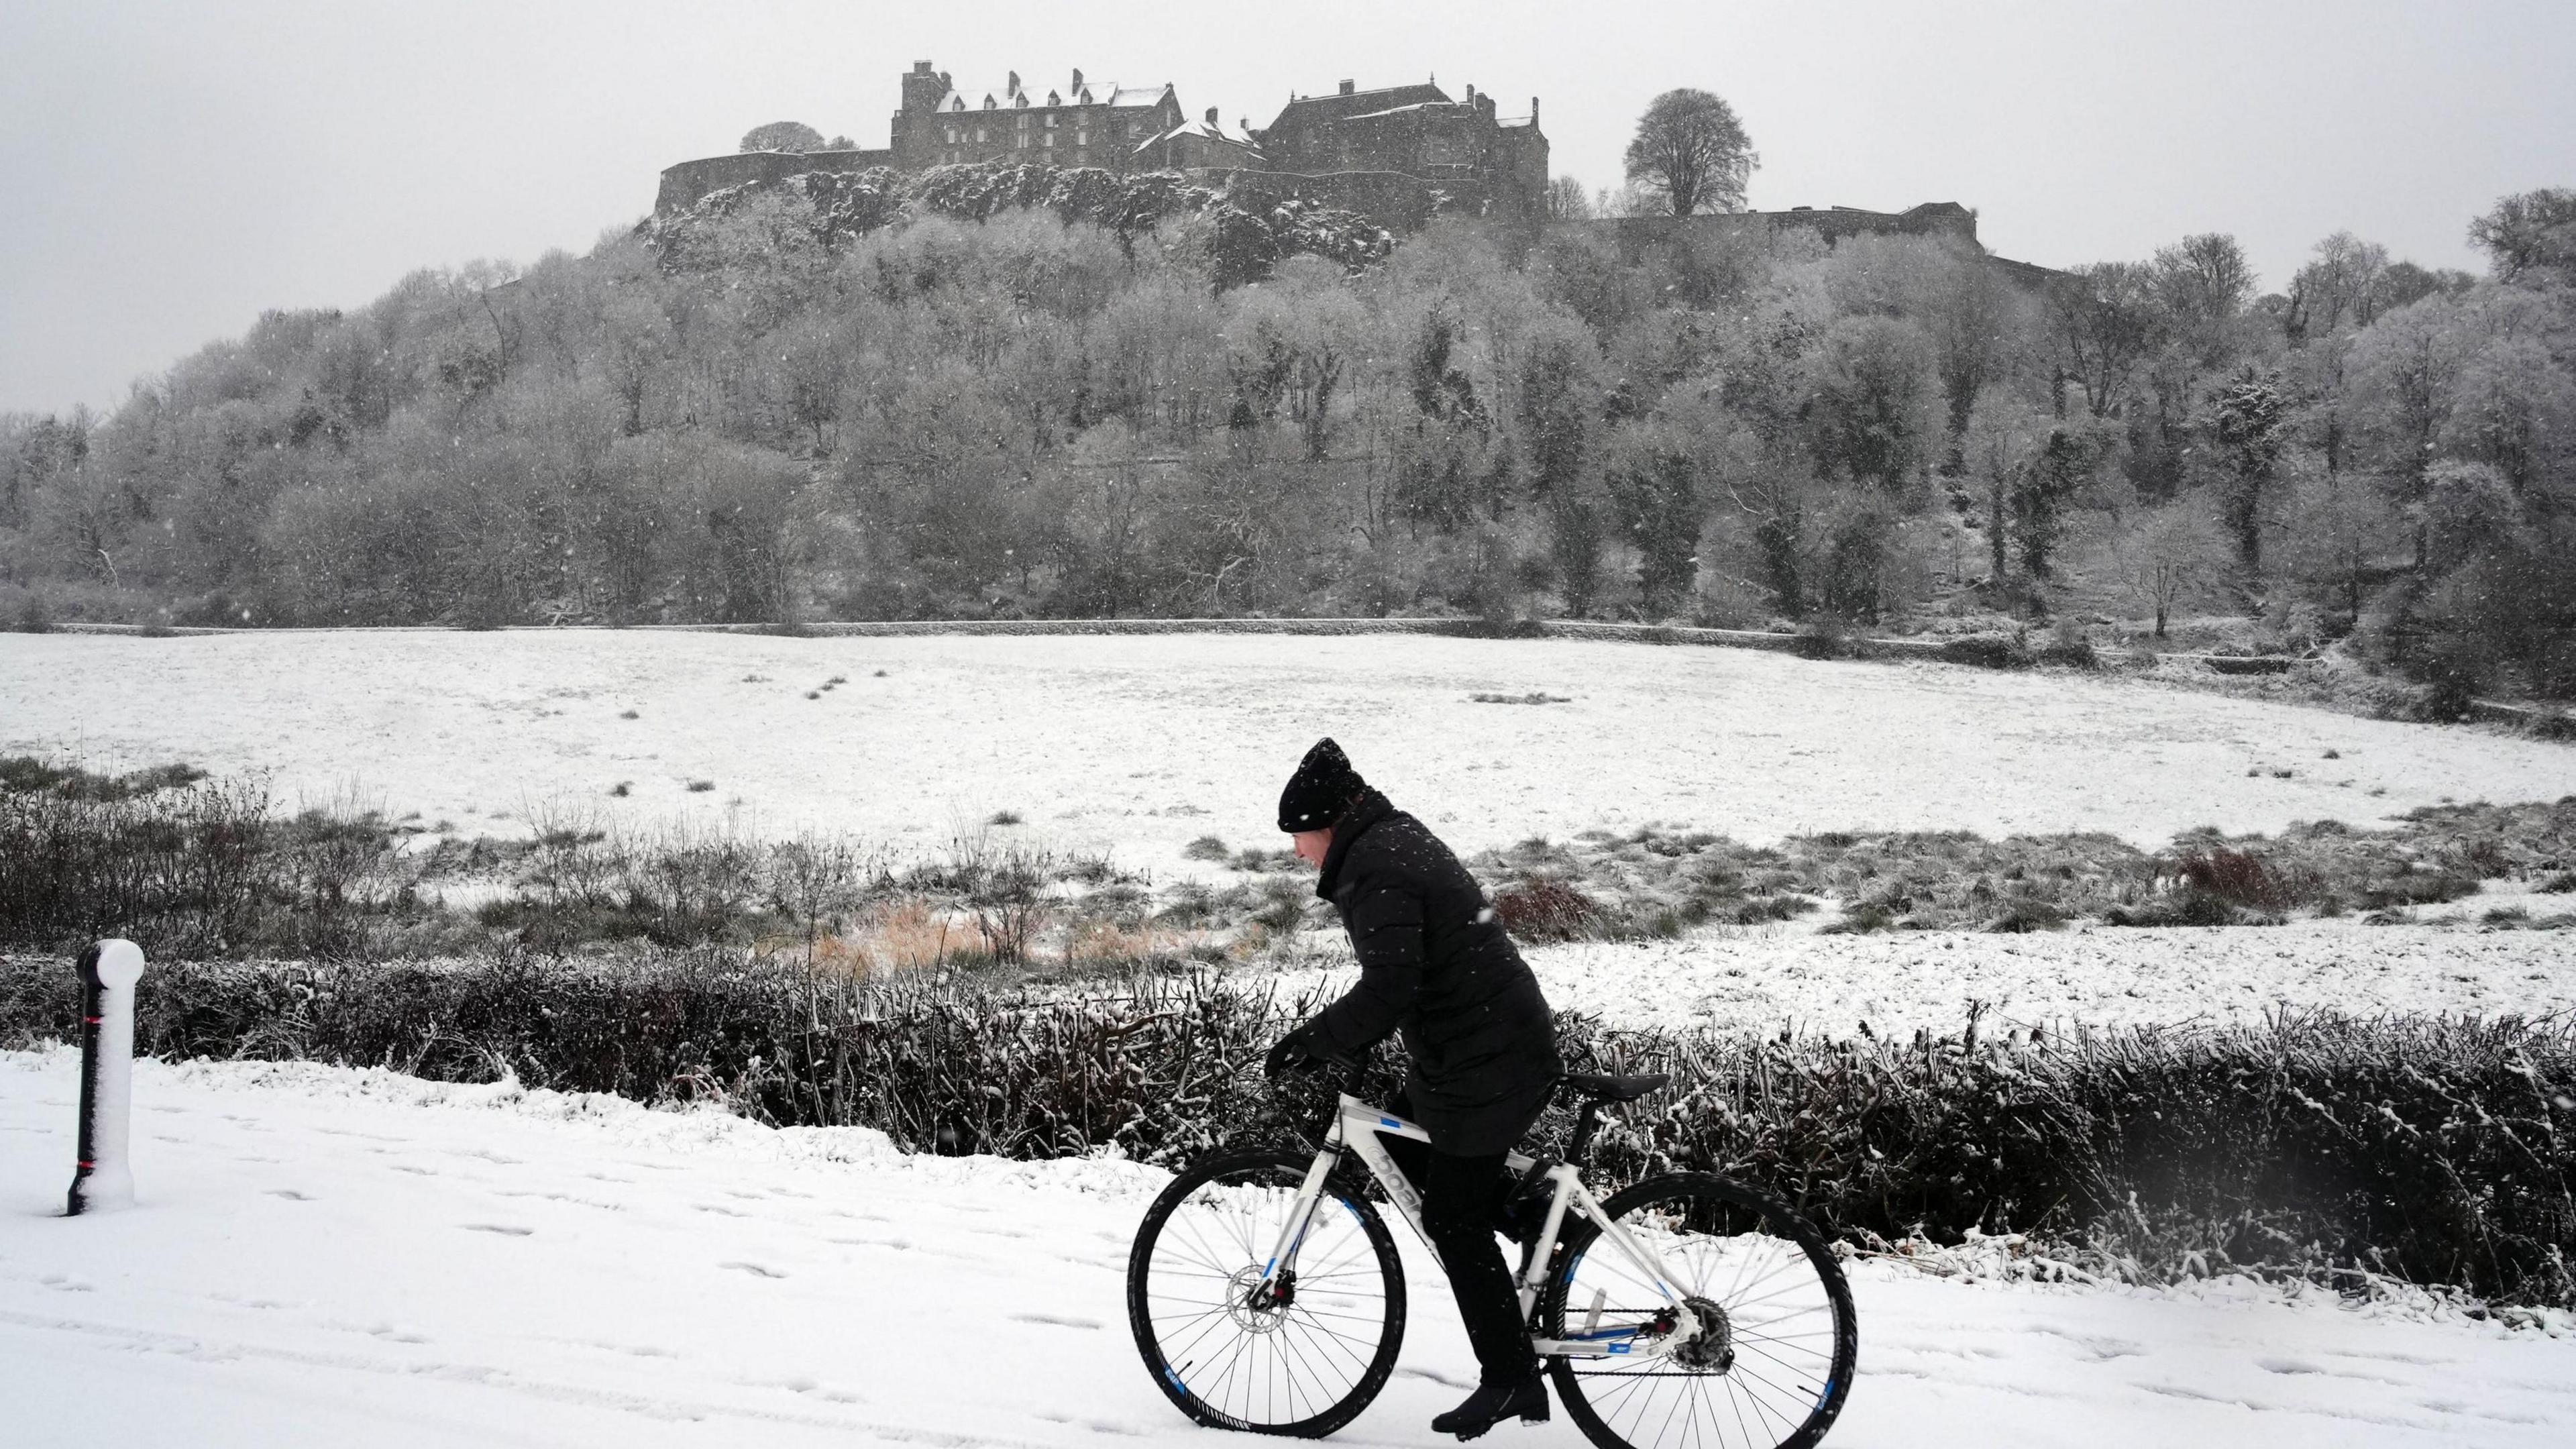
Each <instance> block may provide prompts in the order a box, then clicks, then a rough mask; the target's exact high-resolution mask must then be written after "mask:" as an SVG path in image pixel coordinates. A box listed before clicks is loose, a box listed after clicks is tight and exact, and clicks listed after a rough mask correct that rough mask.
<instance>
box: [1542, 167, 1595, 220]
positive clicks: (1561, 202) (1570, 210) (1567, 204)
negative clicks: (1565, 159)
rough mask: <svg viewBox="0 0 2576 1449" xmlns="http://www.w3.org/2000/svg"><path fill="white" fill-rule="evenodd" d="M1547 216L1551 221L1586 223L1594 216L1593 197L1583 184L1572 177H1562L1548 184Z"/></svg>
mask: <svg viewBox="0 0 2576 1449" xmlns="http://www.w3.org/2000/svg"><path fill="white" fill-rule="evenodd" d="M1547 215H1548V219H1549V220H1551V221H1586V220H1589V219H1590V218H1591V216H1592V197H1591V196H1590V194H1589V193H1587V192H1585V191H1584V189H1583V183H1582V182H1581V181H1579V180H1577V179H1576V178H1574V177H1571V176H1560V177H1558V178H1556V179H1555V180H1554V181H1551V182H1549V183H1548V184H1547Z"/></svg>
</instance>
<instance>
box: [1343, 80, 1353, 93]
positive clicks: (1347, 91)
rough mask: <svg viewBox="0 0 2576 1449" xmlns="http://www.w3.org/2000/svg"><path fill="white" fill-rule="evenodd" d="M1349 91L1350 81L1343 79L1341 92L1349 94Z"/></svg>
mask: <svg viewBox="0 0 2576 1449" xmlns="http://www.w3.org/2000/svg"><path fill="white" fill-rule="evenodd" d="M1350 93H1351V82H1349V81H1344V82H1342V94H1343V95H1349V94H1350Z"/></svg>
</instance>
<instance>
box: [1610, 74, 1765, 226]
mask: <svg viewBox="0 0 2576 1449" xmlns="http://www.w3.org/2000/svg"><path fill="white" fill-rule="evenodd" d="M1627 159H1628V179H1629V180H1631V181H1634V182H1636V183H1638V184H1639V185H1640V186H1642V187H1644V188H1645V189H1646V190H1647V191H1648V192H1649V193H1651V194H1652V195H1655V196H1659V197H1661V198H1662V199H1663V200H1664V201H1665V202H1666V203H1667V204H1669V205H1670V206H1671V208H1672V214H1673V215H1675V216H1689V215H1692V214H1693V213H1695V212H1702V211H1742V210H1743V209H1744V183H1745V182H1747V181H1749V180H1751V179H1752V176H1753V168H1754V167H1756V166H1758V165H1760V164H1761V158H1760V157H1759V156H1756V155H1755V154H1754V153H1753V139H1752V138H1751V137H1750V136H1747V135H1746V134H1745V133H1744V123H1743V122H1741V121H1738V120H1737V119H1736V118H1735V108H1734V107H1733V106H1730V105H1728V104H1727V103H1726V102H1725V101H1724V100H1722V99H1720V98H1718V97H1716V96H1713V95H1711V94H1709V93H1708V92H1707V91H1702V90H1692V89H1689V88H1687V87H1685V88H1683V89H1681V90H1672V91H1666V92H1664V93H1663V94H1662V95H1660V96H1657V97H1655V99H1654V101H1653V102H1652V103H1651V104H1649V105H1648V106H1647V107H1646V114H1645V115H1644V116H1643V117H1641V118H1640V119H1639V120H1638V122H1637V134H1636V137H1635V139H1633V140H1631V141H1630V142H1629V143H1628V158H1627Z"/></svg>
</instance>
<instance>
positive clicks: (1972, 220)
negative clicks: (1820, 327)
mask: <svg viewBox="0 0 2576 1449" xmlns="http://www.w3.org/2000/svg"><path fill="white" fill-rule="evenodd" d="M1553 225H1555V226H1560V227H1579V228H1585V229H1589V230H1592V231H1595V232H1599V231H1607V232H1609V233H1610V234H1611V236H1612V237H1613V238H1614V240H1615V241H1616V243H1617V245H1618V248H1619V256H1620V259H1621V260H1623V261H1626V262H1629V263H1632V264H1633V263H1634V262H1635V261H1636V260H1637V259H1638V258H1639V257H1640V256H1642V255H1643V254H1644V253H1645V252H1646V251H1648V250H1650V249H1652V248H1654V247H1657V246H1661V245H1667V244H1670V243H1673V242H1676V241H1681V240H1683V239H1685V238H1687V237H1690V236H1692V235H1695V234H1696V235H1707V234H1710V233H1716V232H1726V231H1736V230H1741V229H1743V228H1746V227H1754V226H1767V227H1796V228H1798V229H1800V230H1803V231H1812V232H1815V233H1816V234H1817V235H1819V236H1822V237H1823V238H1824V239H1825V241H1826V242H1827V243H1828V244H1831V243H1834V242H1839V241H1841V240H1842V239H1843V238H1845V237H1853V236H1950V237H1956V238H1958V239H1959V240H1961V241H1964V242H1966V243H1967V244H1968V245H1969V246H1971V247H1975V248H1976V249H1977V250H1978V251H1981V252H1982V251H1984V250H1985V248H1984V247H1983V246H1982V245H1981V244H1980V243H1979V242H1978V241H1977V216H1976V213H1975V212H1972V211H1970V210H1968V209H1967V208H1966V207H1963V206H1958V205H1955V204H1952V203H1948V202H1933V203H1928V204H1926V205H1923V206H1918V207H1914V208H1912V209H1911V210H1908V211H1901V212H1892V211H1861V210H1858V209H1856V208H1853V207H1846V206H1837V207H1830V208H1813V207H1799V208H1793V209H1791V210H1788V211H1733V212H1710V213H1704V214H1702V215H1699V216H1617V217H1602V218H1596V219H1593V220H1589V221H1565V222H1556V223H1553Z"/></svg>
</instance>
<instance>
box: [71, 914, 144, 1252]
mask: <svg viewBox="0 0 2576 1449" xmlns="http://www.w3.org/2000/svg"><path fill="white" fill-rule="evenodd" d="M79 970H80V978H81V1095H80V1165H79V1166H78V1167H76V1168H74V1169H73V1170H72V1194H71V1206H70V1207H69V1208H68V1209H66V1210H65V1215H66V1216H68V1217H78V1216H80V1215H81V1214H82V1213H85V1212H94V1211H97V1210H99V1209H102V1208H120V1207H128V1206H131V1205H132V1204H133V1202H134V1169H133V1167H132V1166H131V1164H129V1163H128V1161H127V1159H126V1155H125V1136H126V1121H127V1118H129V1117H130V1116H131V1115H132V1114H133V1108H134V983H136V982H137V981H140V980H142V979H143V948H142V947H140V946H137V945H135V944H134V943H133V942H132V941H117V940H110V941H101V942H99V943H97V944H96V945H94V946H91V947H90V948H89V949H88V950H86V951H83V952H81V956H80V966H79Z"/></svg>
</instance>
